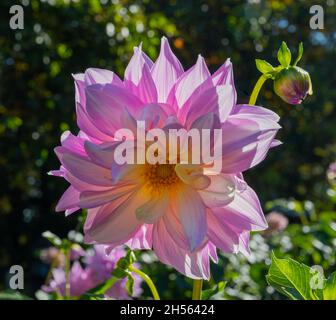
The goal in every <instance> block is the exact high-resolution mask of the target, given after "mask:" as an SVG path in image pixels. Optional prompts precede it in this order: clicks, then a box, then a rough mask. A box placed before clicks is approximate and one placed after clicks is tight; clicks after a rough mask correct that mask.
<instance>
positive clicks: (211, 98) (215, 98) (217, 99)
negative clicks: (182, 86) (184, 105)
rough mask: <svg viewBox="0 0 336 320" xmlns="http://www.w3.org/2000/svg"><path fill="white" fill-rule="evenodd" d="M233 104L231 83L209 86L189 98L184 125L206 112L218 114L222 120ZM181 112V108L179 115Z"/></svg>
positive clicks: (225, 117) (222, 120)
mask: <svg viewBox="0 0 336 320" xmlns="http://www.w3.org/2000/svg"><path fill="white" fill-rule="evenodd" d="M234 104H235V96H234V88H233V86H231V85H220V86H217V87H210V88H209V89H207V90H206V91H203V92H202V93H201V94H200V95H199V96H197V95H195V99H193V97H192V98H191V99H190V107H189V108H188V109H185V110H186V111H187V112H188V113H187V116H186V126H188V125H189V126H190V124H191V123H192V122H193V121H195V120H196V119H197V118H199V117H201V116H203V115H206V114H208V113H214V114H216V115H218V117H219V119H220V121H221V122H224V121H225V120H226V119H227V117H228V115H229V114H230V113H231V111H232V108H233V107H234ZM182 115H183V112H182V110H181V116H182Z"/></svg>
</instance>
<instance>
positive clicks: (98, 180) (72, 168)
mask: <svg viewBox="0 0 336 320" xmlns="http://www.w3.org/2000/svg"><path fill="white" fill-rule="evenodd" d="M61 148H62V147H58V148H55V151H56V153H58V156H59V158H60V161H61V163H62V165H63V166H64V167H65V168H66V169H67V170H68V171H69V172H70V173H71V174H72V175H73V176H75V177H76V178H77V179H79V180H82V181H84V182H86V183H88V184H93V185H97V186H101V187H109V186H112V176H111V171H110V170H108V169H106V168H103V167H101V166H98V165H96V164H94V163H92V162H90V161H88V160H87V159H85V158H83V157H81V156H78V155H75V154H73V153H71V152H68V151H67V150H66V149H63V150H62V149H61Z"/></svg>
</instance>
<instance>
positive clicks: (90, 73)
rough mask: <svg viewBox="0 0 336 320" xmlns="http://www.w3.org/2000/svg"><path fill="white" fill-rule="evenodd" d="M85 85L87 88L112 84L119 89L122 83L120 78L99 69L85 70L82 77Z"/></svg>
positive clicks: (110, 72)
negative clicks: (93, 85) (94, 85)
mask: <svg viewBox="0 0 336 320" xmlns="http://www.w3.org/2000/svg"><path fill="white" fill-rule="evenodd" d="M84 81H85V85H86V86H89V85H92V84H96V83H100V84H106V83H109V84H113V85H116V86H119V87H123V82H122V81H121V80H120V78H119V77H118V76H117V75H116V74H115V73H114V72H112V71H110V70H106V69H99V68H88V69H86V70H85V75H84Z"/></svg>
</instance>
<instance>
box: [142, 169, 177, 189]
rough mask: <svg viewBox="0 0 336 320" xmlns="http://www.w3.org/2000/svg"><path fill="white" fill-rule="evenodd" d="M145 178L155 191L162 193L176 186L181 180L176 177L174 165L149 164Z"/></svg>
mask: <svg viewBox="0 0 336 320" xmlns="http://www.w3.org/2000/svg"><path fill="white" fill-rule="evenodd" d="M144 177H145V180H146V183H148V185H149V187H150V188H151V189H152V190H153V191H158V192H159V191H160V190H162V189H167V188H170V187H172V186H173V185H176V184H177V183H178V182H179V181H180V179H179V177H178V176H177V175H176V172H175V165H174V164H154V165H150V164H147V165H146V167H145V172H144Z"/></svg>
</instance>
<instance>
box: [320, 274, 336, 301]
mask: <svg viewBox="0 0 336 320" xmlns="http://www.w3.org/2000/svg"><path fill="white" fill-rule="evenodd" d="M323 300H336V272H334V273H332V274H331V275H330V276H329V278H328V280H327V281H326V283H325V287H324V289H323Z"/></svg>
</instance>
